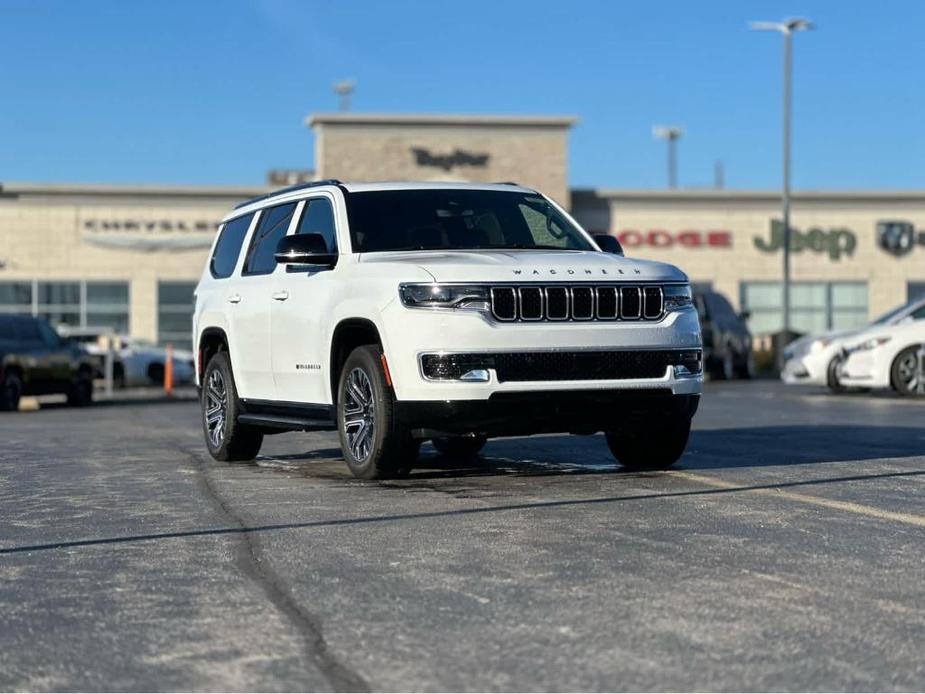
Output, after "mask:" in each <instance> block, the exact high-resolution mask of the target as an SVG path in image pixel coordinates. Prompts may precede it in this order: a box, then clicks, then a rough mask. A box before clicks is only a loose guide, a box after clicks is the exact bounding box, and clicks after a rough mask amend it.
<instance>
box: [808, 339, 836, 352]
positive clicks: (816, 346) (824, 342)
mask: <svg viewBox="0 0 925 694" xmlns="http://www.w3.org/2000/svg"><path fill="white" fill-rule="evenodd" d="M830 344H832V338H831V337H820V338H818V339H816V340H813V343H812V344H811V345H810V346H809V351H810V352H821V351H822V350H824V349H825V348H826V347H828V346H829V345H830Z"/></svg>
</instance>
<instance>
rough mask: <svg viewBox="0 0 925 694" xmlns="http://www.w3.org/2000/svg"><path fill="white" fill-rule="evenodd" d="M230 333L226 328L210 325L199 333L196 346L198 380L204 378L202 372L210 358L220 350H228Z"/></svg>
mask: <svg viewBox="0 0 925 694" xmlns="http://www.w3.org/2000/svg"><path fill="white" fill-rule="evenodd" d="M227 351H229V350H228V335H227V334H226V333H225V331H224V329H222V328H219V327H214V326H213V327H209V328H205V329H204V330H202V332H200V333H199V341H198V344H197V348H196V355H197V359H196V380H197V381H199V380H201V378H202V372H203V370H204V369H205V367H206V364H208V363H209V360H210V359H211V358H212V357H213V356H215V354H217V353H218V352H227Z"/></svg>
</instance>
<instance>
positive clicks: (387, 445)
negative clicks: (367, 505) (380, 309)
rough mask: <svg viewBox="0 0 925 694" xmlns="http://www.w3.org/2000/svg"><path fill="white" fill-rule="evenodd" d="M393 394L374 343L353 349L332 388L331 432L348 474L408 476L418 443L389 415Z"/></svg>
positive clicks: (379, 476) (372, 477) (385, 476)
mask: <svg viewBox="0 0 925 694" xmlns="http://www.w3.org/2000/svg"><path fill="white" fill-rule="evenodd" d="M394 404H395V397H394V395H393V394H392V388H391V387H390V386H389V384H388V381H387V380H386V375H385V370H384V368H383V365H382V349H381V348H380V347H379V345H363V346H362V347H357V348H356V349H354V350H353V351H352V352H351V353H350V356H348V357H347V360H346V361H345V362H344V366H343V368H342V369H341V374H340V381H339V385H338V388H337V432H338V434H339V435H340V445H341V449H342V450H343V453H344V460H345V461H346V462H347V467H349V468H350V472H352V473H353V474H354V476H356V477H360V478H362V479H388V478H391V477H400V476H403V475H406V474H408V473H409V472H410V471H411V468H412V467H413V466H414V461H415V460H416V459H417V454H418V449H419V448H420V446H421V444H420V441H415V440H414V439H413V438H412V437H411V432H410V431H408V429H407V428H405V427H404V426H403V425H402V424H401V422H399V421H398V418H397V417H396V416H395V407H394Z"/></svg>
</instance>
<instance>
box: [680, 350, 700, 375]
mask: <svg viewBox="0 0 925 694" xmlns="http://www.w3.org/2000/svg"><path fill="white" fill-rule="evenodd" d="M702 371H703V354H702V353H701V352H700V350H699V349H693V350H685V351H683V352H678V356H677V359H676V361H675V364H674V375H675V378H685V377H688V376H696V375H698V374H700V373H701V372H702Z"/></svg>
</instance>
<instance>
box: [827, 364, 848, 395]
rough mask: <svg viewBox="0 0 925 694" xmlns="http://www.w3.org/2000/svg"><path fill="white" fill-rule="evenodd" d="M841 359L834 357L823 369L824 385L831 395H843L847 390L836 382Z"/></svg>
mask: <svg viewBox="0 0 925 694" xmlns="http://www.w3.org/2000/svg"><path fill="white" fill-rule="evenodd" d="M842 361H843V360H842V358H841V357H840V356H835V357H833V358H832V361H830V362H829V365H828V366H827V367H826V369H825V384H826V386H828V388H829V390H831V391H832V392H833V393H845V392H847V391H848V389H847V388H846V387H845V386H843V385H842V384H841V383H839V382H838V369H839V367H840V366H841V364H842Z"/></svg>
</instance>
